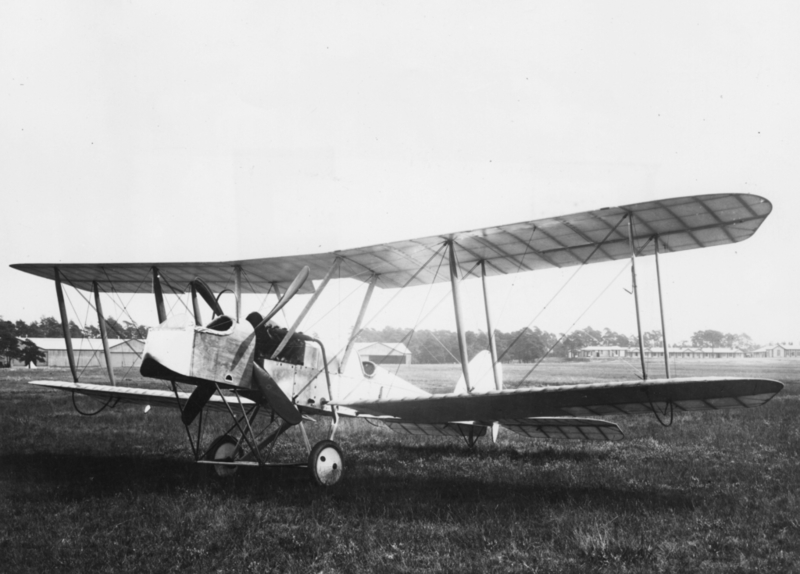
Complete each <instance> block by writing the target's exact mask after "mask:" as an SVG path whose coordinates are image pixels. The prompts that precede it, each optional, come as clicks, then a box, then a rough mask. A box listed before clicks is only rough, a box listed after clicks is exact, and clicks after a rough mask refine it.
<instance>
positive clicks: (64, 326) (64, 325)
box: [53, 267, 78, 383]
mask: <svg viewBox="0 0 800 574" xmlns="http://www.w3.org/2000/svg"><path fill="white" fill-rule="evenodd" d="M53 269H54V270H55V279H56V297H58V311H59V313H61V331H62V332H63V333H64V343H66V345H67V359H68V360H69V370H70V371H72V379H73V380H74V381H75V382H76V383H77V382H78V370H77V369H76V368H75V353H74V352H73V351H72V337H70V335H69V319H68V317H67V306H66V305H65V304H64V290H63V289H62V288H61V273H60V272H59V271H58V267H54V268H53Z"/></svg>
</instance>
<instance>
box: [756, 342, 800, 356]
mask: <svg viewBox="0 0 800 574" xmlns="http://www.w3.org/2000/svg"><path fill="white" fill-rule="evenodd" d="M753 356H754V357H772V358H775V357H800V345H796V344H794V343H773V344H771V345H766V346H764V347H761V348H760V349H756V350H755V351H753Z"/></svg>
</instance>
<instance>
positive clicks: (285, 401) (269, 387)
mask: <svg viewBox="0 0 800 574" xmlns="http://www.w3.org/2000/svg"><path fill="white" fill-rule="evenodd" d="M253 378H254V379H255V381H256V385H257V386H258V389H259V390H260V391H261V394H262V395H264V398H265V399H266V400H267V403H269V408H271V409H272V410H273V411H275V412H276V413H278V415H279V416H280V417H281V418H282V419H283V420H285V421H286V422H287V423H289V424H292V425H296V424H297V423H299V422H300V421H301V420H303V415H301V414H300V411H299V410H297V407H296V406H295V404H294V403H293V402H292V399H290V398H289V397H287V396H286V395H285V394H284V392H283V391H282V390H281V388H280V387H279V386H278V383H276V382H275V379H273V378H272V377H271V376H270V374H269V373H268V372H267V371H265V370H264V369H262V368H261V367H259V366H258V365H253ZM184 412H185V411H184Z"/></svg>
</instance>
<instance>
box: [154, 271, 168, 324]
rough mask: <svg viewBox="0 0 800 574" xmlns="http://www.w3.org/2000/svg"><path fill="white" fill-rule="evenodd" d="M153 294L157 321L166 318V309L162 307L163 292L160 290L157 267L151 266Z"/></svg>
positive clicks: (162, 320)
mask: <svg viewBox="0 0 800 574" xmlns="http://www.w3.org/2000/svg"><path fill="white" fill-rule="evenodd" d="M153 295H155V297H156V313H158V323H159V324H161V323H163V322H164V321H166V320H167V310H166V308H165V307H164V293H162V292H161V280H160V279H159V278H158V267H153Z"/></svg>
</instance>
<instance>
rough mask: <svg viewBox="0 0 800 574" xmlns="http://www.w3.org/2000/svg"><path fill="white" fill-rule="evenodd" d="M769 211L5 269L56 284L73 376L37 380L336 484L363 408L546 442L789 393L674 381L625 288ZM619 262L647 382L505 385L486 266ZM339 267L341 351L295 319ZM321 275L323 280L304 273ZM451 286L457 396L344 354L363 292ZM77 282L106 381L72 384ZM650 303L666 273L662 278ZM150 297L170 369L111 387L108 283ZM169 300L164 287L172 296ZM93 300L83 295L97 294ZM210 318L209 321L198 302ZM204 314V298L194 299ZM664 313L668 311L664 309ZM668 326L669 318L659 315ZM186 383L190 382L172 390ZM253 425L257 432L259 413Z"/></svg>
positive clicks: (735, 201) (642, 209)
mask: <svg viewBox="0 0 800 574" xmlns="http://www.w3.org/2000/svg"><path fill="white" fill-rule="evenodd" d="M771 210H772V206H771V204H770V203H769V201H767V200H766V199H764V198H762V197H758V196H755V195H748V194H715V195H700V196H692V197H680V198H672V199H664V200H659V201H648V202H644V203H637V204H633V205H624V206H621V207H612V208H605V209H598V210H594V211H587V212H583V213H577V214H572V215H566V216H563V217H553V218H548V219H540V220H536V221H526V222H522V223H516V224H510V225H501V226H495V227H487V228H484V229H478V230H473V231H466V232H459V233H449V234H445V235H437V236H432V237H424V238H419V239H412V240H407V241H398V242H393V243H385V244H381V245H373V246H370V247H359V248H354V249H345V250H340V251H334V252H328V253H313V254H309V255H298V256H289V257H271V258H264V259H250V260H240V261H226V262H211V263H163V262H157V263H108V264H105V263H104V264H82V263H81V264H62V263H55V264H17V265H13V266H12V267H14V268H16V269H19V270H21V271H24V272H27V273H31V274H33V275H37V276H39V277H43V278H46V279H51V280H53V281H54V282H55V287H56V294H57V297H58V303H59V309H60V314H61V322H62V325H63V326H64V327H65V328H64V337H65V340H66V346H67V350H68V355H69V360H70V368H71V372H72V376H73V381H72V382H60V381H32V382H31V384H33V385H40V386H45V387H50V388H53V389H58V390H62V391H67V392H70V393H73V398H74V393H80V394H83V395H89V396H92V397H97V398H100V399H102V400H105V401H106V402H105V405H109V404H111V405H112V406H114V405H116V404H117V403H118V402H120V401H123V402H131V403H139V404H145V405H152V406H159V407H170V408H173V409H176V408H177V410H178V411H179V413H180V420H181V423H182V424H183V425H184V426H185V427H186V430H187V435H188V439H189V443H190V446H191V449H192V453H193V455H194V458H195V460H196V462H198V463H200V464H207V465H211V468H212V469H213V471H214V472H215V473H217V474H218V475H220V476H228V475H231V474H233V473H234V472H236V471H237V469H238V468H239V467H242V466H257V467H265V466H271V465H284V464H291V465H294V466H301V467H307V468H308V469H310V474H311V476H312V477H313V480H315V481H316V482H317V483H318V484H320V485H325V486H329V485H333V484H336V483H337V482H338V481H339V480H340V478H341V477H342V475H343V472H344V456H343V453H342V449H341V447H340V446H339V445H338V444H337V443H336V442H335V438H336V432H337V427H338V425H339V422H340V420H341V419H342V418H343V417H353V418H364V419H368V420H369V421H370V422H372V423H375V424H376V425H384V426H386V427H388V428H390V429H392V430H394V431H397V432H401V433H410V434H415V435H437V436H452V437H461V438H463V439H464V440H466V441H467V443H468V444H470V445H471V446H474V444H475V442H476V441H477V440H478V439H479V438H480V437H483V436H486V435H487V434H489V435H490V436H491V437H492V439H495V440H496V438H497V433H498V431H499V429H501V428H505V429H508V430H509V431H512V432H515V433H519V434H521V435H524V436H527V437H531V438H539V439H580V440H590V441H591V440H597V441H615V440H619V439H620V438H622V431H621V429H620V427H619V426H618V425H617V424H615V423H613V422H609V421H605V420H603V419H601V418H599V417H603V416H607V415H637V414H651V415H655V416H656V417H658V418H659V420H660V421H662V422H664V421H666V419H667V418H668V417H669V419H670V420H671V419H672V417H673V415H674V412H675V411H678V412H685V411H703V410H718V409H730V408H740V407H741V408H751V407H756V406H760V405H763V404H765V403H766V402H767V401H769V400H770V399H771V398H772V397H773V396H775V395H776V394H777V393H778V392H780V390H781V389H782V388H783V384H782V383H780V382H778V381H773V380H766V379H756V378H733V377H713V378H673V377H671V376H670V367H669V354H668V352H667V343H666V336H665V337H664V341H663V344H664V355H665V357H664V358H665V373H666V378H660V379H650V378H648V376H647V373H646V369H645V367H646V365H645V362H644V352H643V349H642V348H641V345H642V337H641V327H640V321H639V314H638V313H639V311H638V291H637V289H636V259H637V257H643V256H650V255H653V256H655V262H656V270H658V269H659V267H658V258H659V253H674V252H679V251H684V250H689V249H696V248H704V247H712V246H715V245H721V244H726V243H735V242H739V241H743V240H745V239H747V238H749V237H750V236H751V235H753V234H754V233H755V232H756V230H757V229H758V228H759V226H760V225H761V223H762V222H763V221H764V220H765V219H766V217H767V216H768V215H769V213H770V211H771ZM627 258H630V261H631V267H632V276H633V282H632V284H633V293H634V295H635V300H636V307H637V327H638V328H639V345H640V357H641V361H642V364H641V367H642V377H641V379H640V380H633V381H620V382H611V383H587V384H558V385H547V386H528V387H521V388H512V389H508V388H504V384H503V370H502V362H501V359H502V357H498V354H497V345H496V341H495V336H494V334H495V332H494V331H493V328H492V317H491V312H490V305H489V295H488V292H487V287H488V283H489V279H490V278H491V277H493V276H497V275H503V274H511V273H520V272H532V271H536V270H540V269H547V268H561V267H569V266H577V265H586V264H593V263H601V262H605V261H614V260H621V259H627ZM231 278H232V280H233V289H232V291H233V295H234V299H235V302H236V303H235V305H236V307H235V311H234V312H233V313H230V314H226V313H224V312H223V310H222V308H221V306H220V304H219V297H220V294H221V293H222V292H224V291H226V290H229V289H228V286H229V285H230V282H231ZM333 278H350V279H356V280H358V281H361V282H364V283H366V285H367V288H366V293H365V296H364V299H363V302H362V304H361V306H360V310H359V312H358V315H357V316H356V317H355V318H354V325H353V329H352V331H351V334H350V336H349V338H348V340H347V344H346V346H344V348H343V349H341V350H339V351H338V352H335V353H329V352H328V351H329V350H328V349H326V347H325V345H324V344H323V342H322V341H321V340H319V339H317V338H315V337H313V336H310V335H307V334H304V333H303V332H302V331H301V330H300V327H301V326H302V323H303V320H304V318H305V317H306V315H307V313H308V311H309V310H310V309H311V307H312V306H313V305H314V304H315V302H316V301H317V299H318V297H319V296H320V293H322V291H323V290H324V289H325V288H326V286H327V285H328V284H329V282H330V281H331V279H333ZM471 279H475V280H480V281H481V282H482V289H483V295H484V301H485V317H486V332H487V334H488V348H487V349H486V350H483V351H481V352H480V353H478V354H477V355H476V356H475V357H473V359H472V360H471V361H470V360H469V359H468V352H467V344H466V339H465V332H464V328H463V323H464V321H463V309H462V307H463V302H462V301H463V297H462V295H461V289H462V283H463V282H464V281H468V280H471ZM314 282H316V284H314ZM440 282H448V283H449V284H450V287H451V292H452V301H453V308H454V313H455V320H456V321H455V322H456V330H457V338H458V346H459V361H460V364H461V376H460V379H459V380H458V382H457V383H456V385H455V387H454V389H453V391H452V392H449V393H444V394H431V393H428V392H426V391H424V390H423V389H420V388H418V387H416V386H415V385H412V384H410V383H409V382H407V381H404V380H403V379H402V378H400V377H398V376H397V375H396V374H394V373H392V372H390V370H388V369H386V368H383V367H382V366H381V365H378V364H375V363H374V362H371V361H366V360H360V359H359V358H357V357H356V356H354V353H353V346H354V343H355V341H356V339H357V337H358V335H359V333H360V332H361V331H362V328H363V320H364V316H365V313H366V311H367V308H368V305H369V303H370V299H371V297H372V294H373V291H374V289H376V288H380V289H405V288H409V287H414V286H418V285H430V284H432V283H440ZM65 284H66V285H69V286H71V287H73V288H74V289H75V290H77V291H78V292H79V293H81V294H84V298H85V299H86V301H87V304H88V305H90V306H91V307H93V308H94V309H95V310H96V311H97V317H98V322H99V326H100V335H101V338H102V339H103V342H104V348H105V359H106V365H109V368H108V377H109V383H108V384H86V383H81V382H80V381H79V373H78V371H77V369H76V365H75V360H74V357H73V352H72V342H71V338H70V333H69V330H68V329H67V328H66V326H67V325H68V324H69V317H68V315H67V308H66V305H65V302H64V293H63V285H65ZM658 287H659V301H660V291H661V286H660V272H659V284H658ZM166 289H169V290H170V291H172V293H174V294H178V295H182V296H184V297H185V298H186V300H187V301H188V300H189V299H190V300H191V307H190V306H189V304H188V303H187V304H186V305H185V306H186V310H187V312H186V313H184V314H173V315H171V316H169V317H168V316H167V313H166V308H165V303H164V301H165V290H166ZM110 292H115V293H118V294H119V293H139V292H149V293H151V294H152V296H153V298H154V300H155V307H156V310H157V314H158V321H159V324H158V325H157V326H155V327H152V328H150V329H149V332H148V335H147V338H146V342H145V346H144V352H143V358H142V362H141V367H140V371H141V374H142V375H143V376H145V377H149V378H152V379H156V380H158V381H163V382H164V384H165V388H164V389H163V390H159V389H151V388H128V387H122V386H118V385H117V384H116V381H115V378H114V371H113V369H112V368H111V367H110V365H112V361H111V359H110V357H109V354H108V346H107V344H105V343H106V341H107V337H108V334H107V325H106V320H105V319H104V317H103V311H102V306H101V297H100V295H101V293H110ZM247 293H260V294H269V293H273V294H275V295H276V296H277V298H278V299H277V303H276V304H275V305H274V306H273V307H272V308H271V309H269V310H266V311H261V310H258V311H253V312H251V313H249V314H247V315H246V316H245V315H244V313H243V311H242V309H241V306H242V304H241V302H242V299H243V294H247ZM167 294H168V293H167ZM298 294H301V295H302V294H305V295H310V297H309V299H308V301H307V303H306V304H305V307H304V308H303V310H302V312H300V313H299V316H298V317H297V318H296V319H295V320H294V321H293V323H292V324H291V325H289V324H288V322H287V324H286V326H280V325H279V324H278V323H277V322H276V321H275V320H274V319H275V317H276V314H277V313H278V312H279V311H280V310H281V309H283V307H284V306H285V305H286V304H287V303H288V302H289V301H290V300H291V299H292V298H293V297H295V296H296V295H298ZM92 295H93V301H92V298H91V296H92ZM205 307H208V308H210V310H211V311H212V312H213V315H212V319H211V320H210V321H208V322H204V321H203V319H202V314H203V308H205ZM205 312H206V313H207V312H208V310H206V311H205ZM662 321H663V308H662ZM662 330H663V324H662ZM182 389H183V390H182ZM211 412H222V413H227V415H223V416H227V417H230V419H229V424H230V427H229V428H228V430H227V431H226V432H224V433H223V434H222V435H221V436H217V437H205V435H204V432H203V431H204V426H203V417H204V413H211ZM315 417H316V418H319V417H327V419H326V420H329V423H330V426H329V430H328V431H326V432H325V436H327V438H326V439H325V440H322V441H320V442H317V443H316V444H313V445H312V444H311V442H310V441H309V439H308V433H307V432H306V429H305V424H306V423H307V422H309V421H312V420H316V418H315ZM257 423H258V424H261V425H262V426H261V427H259V426H258V424H257ZM293 427H299V429H300V432H299V433H292V435H294V436H296V437H298V440H300V439H301V438H302V441H303V443H304V447H305V449H304V451H305V453H306V454H307V457H306V456H305V455H304V456H303V457H301V458H302V460H298V461H291V462H289V463H286V462H280V461H276V460H275V459H274V458H273V456H272V455H273V447H274V446H275V444H276V442H277V441H278V440H279V439H280V438H281V437H282V436H284V435H285V434H286V432H287V431H288V430H289V429H291V428H293Z"/></svg>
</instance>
